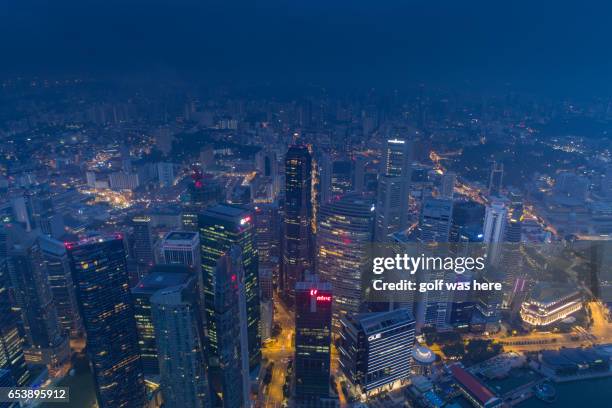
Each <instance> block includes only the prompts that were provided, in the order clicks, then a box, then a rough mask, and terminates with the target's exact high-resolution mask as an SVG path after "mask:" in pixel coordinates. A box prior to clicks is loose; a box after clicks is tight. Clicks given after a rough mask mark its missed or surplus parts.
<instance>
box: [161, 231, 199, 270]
mask: <svg viewBox="0 0 612 408" xmlns="http://www.w3.org/2000/svg"><path fill="white" fill-rule="evenodd" d="M161 252H162V255H163V256H164V263H166V264H179V265H186V266H189V267H190V268H193V269H194V270H196V271H199V270H200V268H201V262H200V235H199V234H198V233H197V232H194V231H171V232H169V233H167V234H166V236H165V237H164V239H163V241H162V244H161Z"/></svg>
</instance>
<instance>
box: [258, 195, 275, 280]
mask: <svg viewBox="0 0 612 408" xmlns="http://www.w3.org/2000/svg"><path fill="white" fill-rule="evenodd" d="M255 228H256V234H255V238H256V242H257V254H258V255H259V265H260V267H265V268H276V267H277V265H278V260H279V258H280V232H281V227H280V216H279V208H278V204H277V203H269V204H257V206H256V207H255Z"/></svg>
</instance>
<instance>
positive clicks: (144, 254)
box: [132, 215, 154, 283]
mask: <svg viewBox="0 0 612 408" xmlns="http://www.w3.org/2000/svg"><path fill="white" fill-rule="evenodd" d="M132 227H133V229H134V233H133V236H132V239H133V243H134V246H133V255H134V259H135V260H136V268H137V273H138V279H140V278H142V277H143V276H145V275H146V274H147V273H148V271H149V269H150V268H151V267H152V266H153V263H154V256H153V242H152V241H153V237H152V235H151V217H149V216H148V215H137V216H135V217H133V218H132ZM134 279H135V277H133V278H132V280H134ZM133 283H135V282H133Z"/></svg>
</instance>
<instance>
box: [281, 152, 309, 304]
mask: <svg viewBox="0 0 612 408" xmlns="http://www.w3.org/2000/svg"><path fill="white" fill-rule="evenodd" d="M311 194H312V157H311V156H310V152H309V151H308V148H306V147H305V146H292V147H290V148H289V150H288V151H287V155H286V156H285V207H284V210H285V211H284V212H285V218H284V222H283V243H282V245H283V257H282V289H283V294H284V296H285V298H286V299H287V300H288V301H290V302H292V301H293V299H294V296H295V284H296V283H297V282H299V281H301V280H302V279H303V275H304V271H305V270H306V269H308V268H309V267H310V266H311V265H310V250H311V239H312V237H311V221H312V203H311Z"/></svg>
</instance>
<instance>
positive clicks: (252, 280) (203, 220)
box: [198, 204, 261, 369]
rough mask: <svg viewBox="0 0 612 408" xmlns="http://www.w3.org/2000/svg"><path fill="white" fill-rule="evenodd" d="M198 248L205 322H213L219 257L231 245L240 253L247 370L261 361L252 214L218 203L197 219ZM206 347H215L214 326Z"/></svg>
mask: <svg viewBox="0 0 612 408" xmlns="http://www.w3.org/2000/svg"><path fill="white" fill-rule="evenodd" d="M198 222H199V227H200V245H201V249H202V252H201V253H202V276H201V290H202V291H203V294H204V308H205V310H206V316H205V318H206V320H207V321H208V322H210V321H211V319H213V315H212V313H213V310H214V302H215V277H214V274H215V270H216V267H217V261H218V260H219V258H220V257H221V256H222V255H224V254H226V253H227V252H228V251H229V250H230V248H231V247H232V246H233V245H236V246H238V247H240V248H241V250H242V257H241V258H242V263H243V267H244V280H245V291H246V306H247V322H248V343H249V361H250V368H251V369H252V368H254V367H255V366H256V365H257V364H259V361H260V359H261V335H260V332H259V320H260V305H259V262H258V258H257V250H256V246H255V227H254V223H253V214H252V213H251V212H250V211H248V210H245V209H243V208H240V207H234V206H230V205H227V204H219V205H216V206H214V207H211V208H209V209H207V210H206V211H205V212H204V213H202V214H201V215H200V217H199V221H198ZM207 336H208V338H209V342H210V347H212V349H213V350H214V349H216V348H217V339H218V336H219V333H217V329H216V328H215V327H214V326H209V327H208V328H207Z"/></svg>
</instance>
